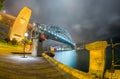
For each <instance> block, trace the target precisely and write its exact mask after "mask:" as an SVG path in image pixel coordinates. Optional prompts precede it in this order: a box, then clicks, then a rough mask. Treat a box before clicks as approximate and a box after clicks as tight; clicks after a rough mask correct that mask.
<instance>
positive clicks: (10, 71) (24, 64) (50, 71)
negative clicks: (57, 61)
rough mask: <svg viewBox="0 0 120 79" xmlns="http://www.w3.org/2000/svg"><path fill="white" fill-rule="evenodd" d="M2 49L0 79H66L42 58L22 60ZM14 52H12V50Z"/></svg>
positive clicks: (20, 57) (19, 56)
mask: <svg viewBox="0 0 120 79" xmlns="http://www.w3.org/2000/svg"><path fill="white" fill-rule="evenodd" d="M3 51H4V49H3V50H2V51H0V79H66V76H65V75H64V74H62V73H61V72H59V71H58V70H57V69H56V68H55V67H54V66H53V65H51V64H50V63H49V62H48V61H47V60H46V59H44V58H42V57H31V56H30V55H27V56H26V57H27V58H22V55H20V54H12V53H11V51H10V52H9V50H7V53H5V54H4V52H3ZM12 51H14V50H12Z"/></svg>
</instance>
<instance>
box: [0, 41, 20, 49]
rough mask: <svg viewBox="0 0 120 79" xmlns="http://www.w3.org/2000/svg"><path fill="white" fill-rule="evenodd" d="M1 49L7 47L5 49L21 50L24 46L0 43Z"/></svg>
mask: <svg viewBox="0 0 120 79" xmlns="http://www.w3.org/2000/svg"><path fill="white" fill-rule="evenodd" d="M0 47H5V48H21V47H22V46H19V45H12V44H9V43H4V42H1V41H0Z"/></svg>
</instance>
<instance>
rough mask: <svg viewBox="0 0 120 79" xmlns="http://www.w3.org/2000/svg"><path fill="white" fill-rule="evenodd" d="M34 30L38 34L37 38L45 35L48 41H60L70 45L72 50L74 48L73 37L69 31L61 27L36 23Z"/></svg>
mask: <svg viewBox="0 0 120 79" xmlns="http://www.w3.org/2000/svg"><path fill="white" fill-rule="evenodd" d="M34 30H35V31H36V32H37V34H38V35H37V34H36V36H39V34H41V33H44V34H45V36H46V37H47V39H51V40H55V41H59V42H62V43H65V44H68V45H70V46H71V47H72V48H74V41H73V40H72V37H71V35H70V34H69V32H68V31H67V30H65V29H63V28H62V27H60V26H57V25H45V24H39V23H35V25H34Z"/></svg>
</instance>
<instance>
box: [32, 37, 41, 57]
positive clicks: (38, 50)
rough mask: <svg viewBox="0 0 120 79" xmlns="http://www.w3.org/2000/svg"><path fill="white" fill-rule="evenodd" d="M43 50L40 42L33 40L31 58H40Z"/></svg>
mask: <svg viewBox="0 0 120 79" xmlns="http://www.w3.org/2000/svg"><path fill="white" fill-rule="evenodd" d="M42 53H43V50H42V42H39V39H33V50H32V56H35V57H37V56H42Z"/></svg>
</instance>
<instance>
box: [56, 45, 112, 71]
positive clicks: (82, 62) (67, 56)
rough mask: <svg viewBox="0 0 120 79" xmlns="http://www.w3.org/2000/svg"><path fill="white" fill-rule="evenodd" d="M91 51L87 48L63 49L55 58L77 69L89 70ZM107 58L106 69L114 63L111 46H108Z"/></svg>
mask: <svg viewBox="0 0 120 79" xmlns="http://www.w3.org/2000/svg"><path fill="white" fill-rule="evenodd" d="M89 55H90V53H89V51H87V50H85V49H84V50H78V51H76V50H72V51H61V52H56V53H55V56H54V58H55V59H56V60H57V61H59V62H61V63H63V64H66V65H68V66H70V67H73V68H75V69H78V70H81V71H84V72H88V71H89V59H90V56H89ZM105 59H106V65H105V69H110V68H111V63H112V53H111V47H107V49H106V52H105Z"/></svg>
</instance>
